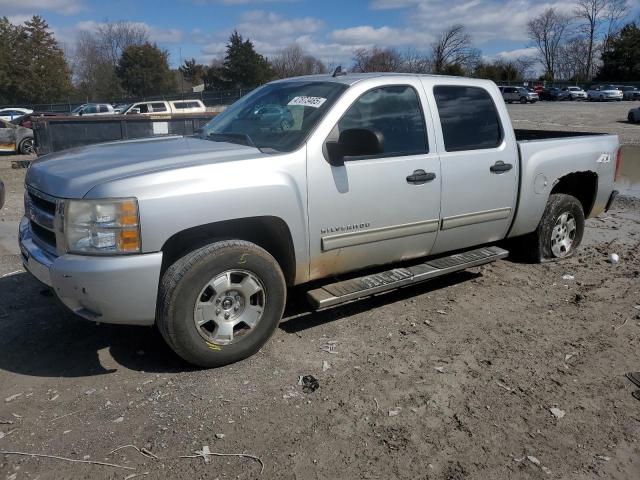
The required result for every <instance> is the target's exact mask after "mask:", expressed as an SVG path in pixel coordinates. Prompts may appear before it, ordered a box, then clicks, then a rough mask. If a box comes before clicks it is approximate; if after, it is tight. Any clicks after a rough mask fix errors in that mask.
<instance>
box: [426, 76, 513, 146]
mask: <svg viewBox="0 0 640 480" xmlns="http://www.w3.org/2000/svg"><path fill="white" fill-rule="evenodd" d="M433 94H434V96H435V98H436V105H437V107H438V113H439V115H440V122H441V124H442V136H443V138H444V147H445V150H446V151H447V152H459V151H464V150H480V149H487V148H496V147H498V146H500V144H501V143H502V138H503V131H502V125H501V124H500V116H499V115H498V110H497V109H496V106H495V104H494V103H493V99H492V98H491V95H490V94H489V92H487V91H486V90H485V89H484V88H480V87H466V86H456V85H440V86H436V87H434V89H433Z"/></svg>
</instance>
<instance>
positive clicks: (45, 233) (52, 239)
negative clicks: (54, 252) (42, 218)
mask: <svg viewBox="0 0 640 480" xmlns="http://www.w3.org/2000/svg"><path fill="white" fill-rule="evenodd" d="M30 225H31V233H33V235H34V236H36V237H37V238H38V239H39V240H41V241H43V242H45V243H46V244H47V245H50V246H52V247H55V246H56V234H55V233H54V232H52V231H51V230H47V229H46V228H44V227H41V226H40V225H38V224H37V223H35V222H34V221H33V220H31V222H30Z"/></svg>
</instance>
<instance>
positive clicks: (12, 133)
mask: <svg viewBox="0 0 640 480" xmlns="http://www.w3.org/2000/svg"><path fill="white" fill-rule="evenodd" d="M10 125H11V124H9V123H8V122H7V123H5V121H4V120H0V152H13V151H15V149H16V129H15V128H14V127H12V126H10Z"/></svg>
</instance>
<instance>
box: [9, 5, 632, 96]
mask: <svg viewBox="0 0 640 480" xmlns="http://www.w3.org/2000/svg"><path fill="white" fill-rule="evenodd" d="M627 8H628V5H627V2H626V1H625V0H576V3H575V8H574V11H573V14H572V15H568V14H566V13H562V12H559V11H558V10H556V9H554V8H549V9H547V10H545V11H544V12H543V13H541V14H540V15H538V16H537V17H535V18H532V19H531V20H530V21H529V22H528V24H527V34H528V36H529V39H530V42H531V43H530V45H531V46H532V47H535V51H536V54H535V55H531V56H520V57H518V58H512V59H510V58H500V57H499V58H496V59H493V60H487V59H486V58H483V56H482V53H481V51H480V50H479V49H477V48H475V47H474V42H473V38H472V37H471V35H470V34H469V33H468V32H467V31H466V29H465V27H464V25H461V24H458V25H452V26H450V27H447V28H445V29H444V30H443V31H442V32H440V33H439V34H438V35H437V36H436V39H435V40H434V41H433V43H432V44H431V45H428V46H426V47H427V48H425V46H420V47H421V48H420V49H418V48H409V49H406V50H399V49H396V48H382V47H371V48H361V49H357V50H356V51H355V52H354V54H353V58H352V60H351V65H350V70H351V71H354V72H391V71H393V72H407V73H435V74H446V75H467V76H474V77H478V78H488V79H492V80H495V81H501V82H516V81H520V80H523V79H525V78H531V77H532V76H533V74H534V72H535V71H536V70H538V69H537V68H536V67H537V66H538V65H539V66H541V67H542V71H543V75H542V76H541V78H542V79H548V80H558V79H565V80H572V81H576V82H578V81H583V82H584V81H589V80H591V79H594V78H595V79H597V80H603V81H607V80H614V81H638V80H640V28H639V26H638V24H636V23H635V22H631V23H627V24H626V25H623V20H624V18H625V17H626V16H627V14H628V11H627ZM335 66H336V65H327V64H325V63H324V62H323V61H322V60H320V59H318V58H316V57H314V56H313V55H310V54H308V53H307V52H305V51H304V50H303V48H302V47H301V46H300V45H298V44H295V43H294V44H291V45H289V46H287V47H285V48H283V49H282V50H280V51H278V52H276V53H275V54H274V55H272V56H270V57H269V58H267V57H266V56H264V55H261V54H260V53H258V52H257V51H256V50H255V47H254V45H253V42H251V40H250V39H248V38H244V37H243V36H242V35H241V34H240V33H238V32H233V33H232V34H231V36H230V37H229V40H228V42H227V45H226V48H225V53H224V55H223V56H222V57H221V58H218V59H215V60H213V61H212V62H210V63H209V64H208V65H205V64H202V63H199V62H198V61H197V60H196V59H193V58H191V59H188V60H186V61H184V63H183V64H182V65H180V67H179V68H178V69H176V70H172V69H171V68H170V63H169V53H168V52H167V51H166V50H164V49H162V48H160V47H158V46H157V45H156V44H154V43H152V42H151V40H150V38H149V32H148V30H147V29H146V27H144V26H143V25H140V24H136V23H132V22H125V21H120V22H110V23H103V24H100V25H98V26H97V28H96V30H95V31H93V32H81V33H80V34H79V35H78V37H77V40H76V43H75V45H74V46H73V48H72V49H70V50H69V51H67V52H65V51H63V49H62V48H61V46H60V44H59V43H58V42H57V40H56V39H55V37H54V35H53V33H52V32H51V30H50V28H49V26H48V24H47V22H46V21H44V20H43V19H42V18H41V17H39V16H34V17H32V18H31V19H30V20H28V21H26V22H24V23H23V24H20V25H13V24H12V23H11V22H10V21H9V20H8V19H7V18H6V17H2V18H0V104H9V103H12V104H33V103H47V102H56V101H66V100H68V99H70V98H73V99H74V100H76V101H77V100H80V101H84V100H87V101H90V100H113V99H120V98H125V97H147V96H153V95H167V94H172V93H177V92H178V91H181V90H183V89H185V85H184V84H185V83H186V86H187V87H190V86H192V85H200V84H204V85H205V89H207V90H212V89H232V88H251V87H255V86H256V85H260V84H263V83H265V82H268V81H270V80H272V79H276V78H286V77H292V76H300V75H310V74H318V73H326V72H328V71H331V70H333V68H335ZM538 71H539V70H538ZM187 91H188V90H187Z"/></svg>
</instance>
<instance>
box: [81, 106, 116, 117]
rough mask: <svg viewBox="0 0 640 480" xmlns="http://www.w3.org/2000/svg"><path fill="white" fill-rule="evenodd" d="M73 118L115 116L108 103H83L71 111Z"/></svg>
mask: <svg viewBox="0 0 640 480" xmlns="http://www.w3.org/2000/svg"><path fill="white" fill-rule="evenodd" d="M71 115H73V116H95V115H115V112H114V111H113V107H112V106H111V105H110V104H108V103H85V104H83V105H79V106H77V107H76V108H74V109H73V110H71Z"/></svg>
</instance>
